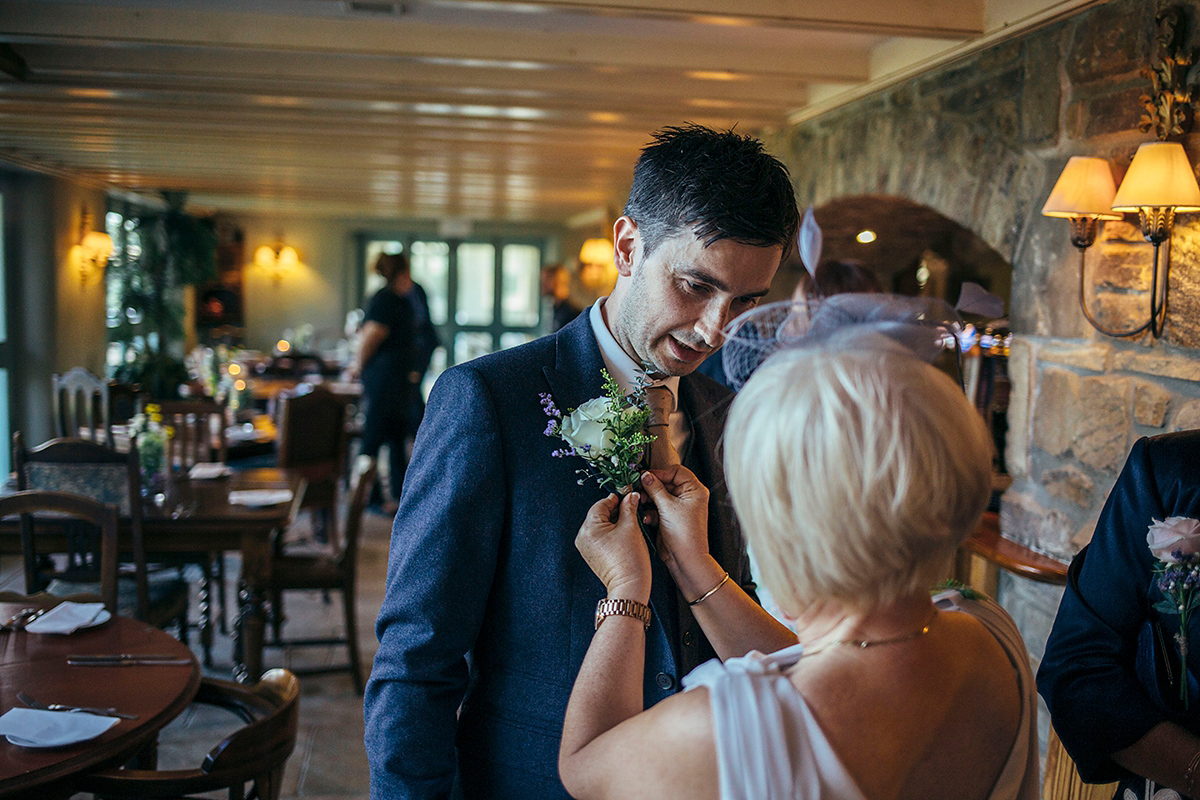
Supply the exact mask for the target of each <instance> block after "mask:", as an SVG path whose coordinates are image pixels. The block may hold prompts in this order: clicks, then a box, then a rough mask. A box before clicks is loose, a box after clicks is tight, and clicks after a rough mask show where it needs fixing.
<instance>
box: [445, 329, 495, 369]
mask: <svg viewBox="0 0 1200 800" xmlns="http://www.w3.org/2000/svg"><path fill="white" fill-rule="evenodd" d="M490 352H492V335H491V334H490V333H466V332H463V333H459V334H457V335H456V336H455V337H454V363H455V364H461V363H463V362H464V361H470V360H471V359H472V358H478V357H479V356H486V355H487V354H488V353H490Z"/></svg>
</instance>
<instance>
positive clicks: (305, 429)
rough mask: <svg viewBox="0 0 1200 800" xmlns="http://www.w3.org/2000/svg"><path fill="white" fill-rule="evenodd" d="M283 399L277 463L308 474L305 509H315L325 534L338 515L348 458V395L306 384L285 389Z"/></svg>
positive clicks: (302, 502)
mask: <svg viewBox="0 0 1200 800" xmlns="http://www.w3.org/2000/svg"><path fill="white" fill-rule="evenodd" d="M302 392H303V393H302ZM279 401H280V402H279V423H278V426H277V432H276V436H275V445H276V453H277V463H278V465H279V466H280V467H283V468H285V469H294V470H297V471H298V472H300V473H301V474H302V475H303V476H304V479H305V481H306V482H307V485H306V487H305V490H304V496H303V497H302V498H301V500H300V509H301V510H308V511H311V512H313V513H314V520H313V523H314V525H313V527H314V530H315V531H316V532H317V534H318V538H323V537H322V533H325V534H327V533H328V530H329V529H330V527H331V521H332V520H333V519H334V518H335V517H336V515H337V501H338V485H339V483H340V482H341V479H342V475H343V469H344V465H345V463H346V448H347V445H348V437H347V433H346V400H345V398H342V397H339V396H337V395H336V394H334V393H333V392H331V391H329V390H328V389H326V388H324V387H323V386H312V387H311V388H309V387H308V386H302V387H297V389H295V390H290V391H288V392H281V393H280V395H279Z"/></svg>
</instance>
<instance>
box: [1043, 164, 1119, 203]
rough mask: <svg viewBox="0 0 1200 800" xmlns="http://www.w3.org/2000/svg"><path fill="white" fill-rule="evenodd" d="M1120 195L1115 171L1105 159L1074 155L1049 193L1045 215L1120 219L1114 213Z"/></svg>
mask: <svg viewBox="0 0 1200 800" xmlns="http://www.w3.org/2000/svg"><path fill="white" fill-rule="evenodd" d="M1116 193H1117V188H1116V184H1114V183H1113V178H1112V169H1110V168H1109V166H1108V161H1106V160H1105V159H1103V158H1092V157H1088V156H1071V158H1070V159H1069V160H1068V161H1067V166H1066V167H1064V168H1063V171H1062V174H1061V175H1059V176H1058V181H1057V182H1056V183H1055V184H1054V188H1053V189H1052V190H1051V191H1050V197H1049V198H1047V199H1046V205H1044V206H1042V214H1044V215H1045V216H1047V217H1092V218H1094V219H1121V215H1120V214H1118V213H1115V212H1114V211H1113V210H1112V204H1113V196H1114V195H1115V194H1116Z"/></svg>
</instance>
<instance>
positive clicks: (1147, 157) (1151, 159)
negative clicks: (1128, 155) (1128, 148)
mask: <svg viewBox="0 0 1200 800" xmlns="http://www.w3.org/2000/svg"><path fill="white" fill-rule="evenodd" d="M1167 207H1170V208H1174V209H1175V210H1176V211H1184V212H1186V211H1200V186H1197V185H1196V174H1195V173H1194V172H1192V165H1191V163H1190V162H1189V161H1188V157H1187V153H1185V152H1184V151H1183V145H1181V144H1180V143H1179V142H1148V143H1146V144H1144V145H1142V146H1141V147H1139V148H1138V149H1137V153H1135V154H1134V156H1133V163H1131V164H1130V165H1129V171H1128V172H1126V173H1125V180H1123V181H1121V188H1120V189H1118V190H1117V196H1116V197H1115V198H1114V199H1113V203H1112V209H1113V211H1137V210H1138V209H1140V208H1167Z"/></svg>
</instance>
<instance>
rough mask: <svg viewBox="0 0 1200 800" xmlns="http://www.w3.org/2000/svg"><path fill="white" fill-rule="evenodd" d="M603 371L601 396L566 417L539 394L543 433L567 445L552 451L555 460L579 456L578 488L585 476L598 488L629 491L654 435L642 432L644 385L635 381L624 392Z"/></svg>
mask: <svg viewBox="0 0 1200 800" xmlns="http://www.w3.org/2000/svg"><path fill="white" fill-rule="evenodd" d="M602 374H603V375H604V396H603V397H595V398H593V399H591V400H588V401H587V402H586V403H584V404H583V405H581V406H579V407H578V408H574V409H570V410H569V411H568V412H567V413H566V414H565V415H564V414H563V413H562V412H561V411H559V410H558V408H557V407H555V405H554V399H553V398H552V397H551V396H550V395H549V394H547V393H545V392H543V393H542V395H541V403H542V408H543V410H545V412H546V416H548V417H549V418H550V421H549V423H548V424H547V425H546V430H545V431H544V433H545V434H546V435H547V436H554V437H558V438H560V439H562V440H563V441H564V442H566V443H567V446H566V447H564V448H562V449H561V450H555V451H554V452H553V453H552V454H551V455H553V456H555V457H557V458H566V457H567V456H579V457H580V458H582V459H583V460H584V463H585V465H586V466H585V467H584V468H583V469H578V470H576V471H575V472H576V474H578V475H580V476H581V477H580V478H579V484H580V485H581V486H582V485H583V482H584V479H585V478H588V477H590V478H594V479H596V481H597V482H599V484H600V486H601V488H608V489H610V490H612V491H615V492H621V493H624V492H625V491H628V489H629V487H631V486H632V485H633V484H634V482H635V481H636V480H637V479H638V476H639V475H640V474H641V468H642V456H643V455H644V453H645V451H646V445H648V444H650V442H652V441H654V437H652V436H650V435H649V434H647V433H646V431H645V425H646V421H647V420H648V419H649V418H650V408H649V406H647V405H646V391H645V387H644V386H642V385H638V386H637V387H636V388H635V390H634V392H633V393H632V394H630V395H628V396H626V395H625V393H624V392H623V391H622V390H621V387H620V385H619V384H618V383H617V382H616V381H615V380H614V379H613V378H612V376H610V375H609V374H608V371H607V370H604V371H603V372H602Z"/></svg>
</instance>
